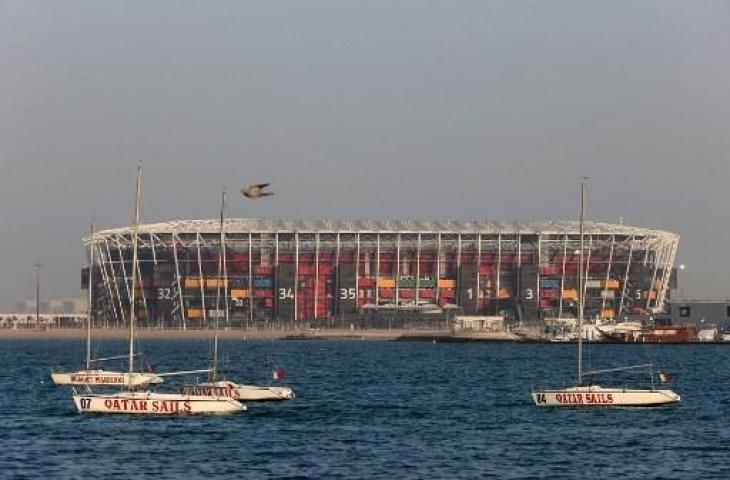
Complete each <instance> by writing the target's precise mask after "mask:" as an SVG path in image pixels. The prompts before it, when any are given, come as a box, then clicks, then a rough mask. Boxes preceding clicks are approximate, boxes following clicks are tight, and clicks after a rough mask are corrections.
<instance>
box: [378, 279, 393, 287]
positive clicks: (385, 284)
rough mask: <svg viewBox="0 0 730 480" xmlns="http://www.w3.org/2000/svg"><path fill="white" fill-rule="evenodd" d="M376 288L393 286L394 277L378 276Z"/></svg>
mask: <svg viewBox="0 0 730 480" xmlns="http://www.w3.org/2000/svg"><path fill="white" fill-rule="evenodd" d="M378 288H395V279H393V278H382V277H381V278H379V279H378Z"/></svg>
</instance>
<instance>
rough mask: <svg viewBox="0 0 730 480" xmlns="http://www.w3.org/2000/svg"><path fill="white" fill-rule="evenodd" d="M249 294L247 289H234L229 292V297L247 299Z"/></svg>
mask: <svg viewBox="0 0 730 480" xmlns="http://www.w3.org/2000/svg"><path fill="white" fill-rule="evenodd" d="M250 296H251V294H250V293H249V291H248V289H245V288H236V289H233V290H231V297H233V298H248V297H250Z"/></svg>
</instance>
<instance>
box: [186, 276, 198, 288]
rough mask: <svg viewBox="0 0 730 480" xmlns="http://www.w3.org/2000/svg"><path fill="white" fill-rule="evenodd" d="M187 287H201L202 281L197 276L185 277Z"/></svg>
mask: <svg viewBox="0 0 730 480" xmlns="http://www.w3.org/2000/svg"><path fill="white" fill-rule="evenodd" d="M185 288H200V282H199V281H198V279H197V278H195V277H185Z"/></svg>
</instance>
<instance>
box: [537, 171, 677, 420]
mask: <svg viewBox="0 0 730 480" xmlns="http://www.w3.org/2000/svg"><path fill="white" fill-rule="evenodd" d="M584 216H585V180H583V181H581V189H580V253H579V262H580V265H579V268H578V383H577V385H575V386H574V387H569V388H564V389H554V390H549V389H542V388H533V389H532V399H533V400H534V402H535V405H537V406H539V407H655V406H662V405H668V404H672V403H677V402H679V401H680V396H679V395H678V394H677V393H675V392H673V391H672V390H668V389H667V390H661V389H655V388H654V371H653V365H652V364H645V365H632V366H628V367H619V368H609V369H604V370H594V371H592V372H590V371H583V310H584V298H583V297H584V291H583V254H584V252H583V248H584V244H583V220H584ZM637 369H649V374H650V377H651V388H646V389H632V388H612V387H603V386H601V385H599V384H598V383H596V382H594V381H592V380H591V379H592V378H593V377H595V376H597V375H600V374H603V373H610V372H618V371H625V370H637Z"/></svg>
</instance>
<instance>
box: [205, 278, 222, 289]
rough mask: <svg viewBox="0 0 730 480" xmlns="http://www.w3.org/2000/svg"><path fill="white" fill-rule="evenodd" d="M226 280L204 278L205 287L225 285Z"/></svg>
mask: <svg viewBox="0 0 730 480" xmlns="http://www.w3.org/2000/svg"><path fill="white" fill-rule="evenodd" d="M225 286H226V281H225V280H224V279H222V278H206V279H205V288H218V287H221V288H223V287H225Z"/></svg>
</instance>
